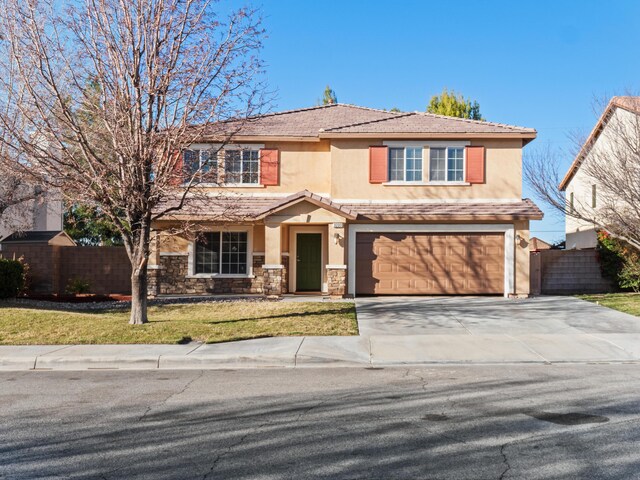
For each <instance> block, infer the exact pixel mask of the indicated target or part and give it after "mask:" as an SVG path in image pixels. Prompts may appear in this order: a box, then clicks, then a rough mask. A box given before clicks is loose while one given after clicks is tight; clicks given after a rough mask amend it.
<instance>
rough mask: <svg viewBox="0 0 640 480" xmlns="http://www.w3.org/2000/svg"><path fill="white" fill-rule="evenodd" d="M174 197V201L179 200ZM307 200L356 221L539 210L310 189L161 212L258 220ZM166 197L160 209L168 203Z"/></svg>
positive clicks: (517, 204)
mask: <svg viewBox="0 0 640 480" xmlns="http://www.w3.org/2000/svg"><path fill="white" fill-rule="evenodd" d="M177 201H178V200H177V199H176V200H175V203H177ZM302 201H307V202H309V203H312V204H314V205H317V206H318V207H320V208H324V209H326V210H328V211H331V212H333V213H335V214H337V215H340V216H342V217H344V218H346V219H348V220H356V221H365V222H366V221H384V220H389V221H395V220H399V221H400V220H402V221H412V220H415V221H429V220H437V221H458V220H459V221H466V220H475V221H492V220H500V221H502V220H526V219H529V220H540V219H541V218H542V217H543V213H542V211H541V210H540V209H539V208H538V207H537V206H536V204H535V203H533V202H532V201H531V200H530V199H528V198H525V199H524V200H516V201H488V202H459V201H458V202H432V201H420V200H417V201H415V202H411V203H408V202H395V203H390V202H376V201H371V202H348V203H347V202H344V203H337V202H335V201H333V200H331V199H329V198H327V197H322V196H320V195H317V194H314V193H312V192H310V191H308V190H303V191H301V192H298V193H295V194H293V195H290V196H287V197H273V196H260V195H252V196H249V195H246V196H243V195H228V196H223V195H220V194H216V195H209V196H207V195H198V196H191V197H187V198H186V199H185V202H184V205H183V206H182V208H181V209H180V210H178V211H176V212H172V213H171V214H169V215H167V216H165V217H163V218H164V219H167V220H206V221H217V222H234V221H235V222H237V221H245V222H250V221H257V220H263V219H264V218H265V217H267V216H269V215H272V214H275V213H276V212H278V211H281V210H283V209H285V208H287V207H290V206H291V205H294V204H296V203H299V202H302ZM171 205H172V203H171V201H167V202H166V203H165V204H164V205H162V206H161V207H162V208H166V207H168V206H171Z"/></svg>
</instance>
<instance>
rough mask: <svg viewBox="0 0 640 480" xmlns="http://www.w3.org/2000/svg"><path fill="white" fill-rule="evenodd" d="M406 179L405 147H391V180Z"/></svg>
mask: <svg viewBox="0 0 640 480" xmlns="http://www.w3.org/2000/svg"><path fill="white" fill-rule="evenodd" d="M403 180H404V148H390V149H389V181H390V182H397V181H400V182H401V181H403Z"/></svg>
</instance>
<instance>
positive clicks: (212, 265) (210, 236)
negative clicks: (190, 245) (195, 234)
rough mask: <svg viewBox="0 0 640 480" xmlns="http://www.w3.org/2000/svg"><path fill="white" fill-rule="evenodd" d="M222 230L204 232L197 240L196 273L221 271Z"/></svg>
mask: <svg viewBox="0 0 640 480" xmlns="http://www.w3.org/2000/svg"><path fill="white" fill-rule="evenodd" d="M219 252H220V232H207V233H204V234H203V235H202V236H201V237H200V238H199V239H198V240H197V241H196V264H195V270H196V273H219V271H220V262H219V258H218V257H219Z"/></svg>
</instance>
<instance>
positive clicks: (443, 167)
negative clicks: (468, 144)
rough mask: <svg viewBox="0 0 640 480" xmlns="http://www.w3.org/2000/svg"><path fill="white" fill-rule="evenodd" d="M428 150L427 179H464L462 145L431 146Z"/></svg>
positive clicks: (454, 180)
mask: <svg viewBox="0 0 640 480" xmlns="http://www.w3.org/2000/svg"><path fill="white" fill-rule="evenodd" d="M429 150H430V157H431V158H430V161H429V181H431V182H462V181H464V147H446V148H440V147H432V148H430V149H429Z"/></svg>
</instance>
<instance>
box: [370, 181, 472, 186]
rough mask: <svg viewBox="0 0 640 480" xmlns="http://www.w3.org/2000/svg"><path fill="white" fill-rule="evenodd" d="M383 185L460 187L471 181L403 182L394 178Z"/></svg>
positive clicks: (467, 184)
mask: <svg viewBox="0 0 640 480" xmlns="http://www.w3.org/2000/svg"><path fill="white" fill-rule="evenodd" d="M382 185H384V186H385V187H415V186H420V187H456V186H458V187H460V186H469V185H471V184H470V183H469V182H403V181H402V180H393V181H391V182H384V183H383V184H382Z"/></svg>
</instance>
